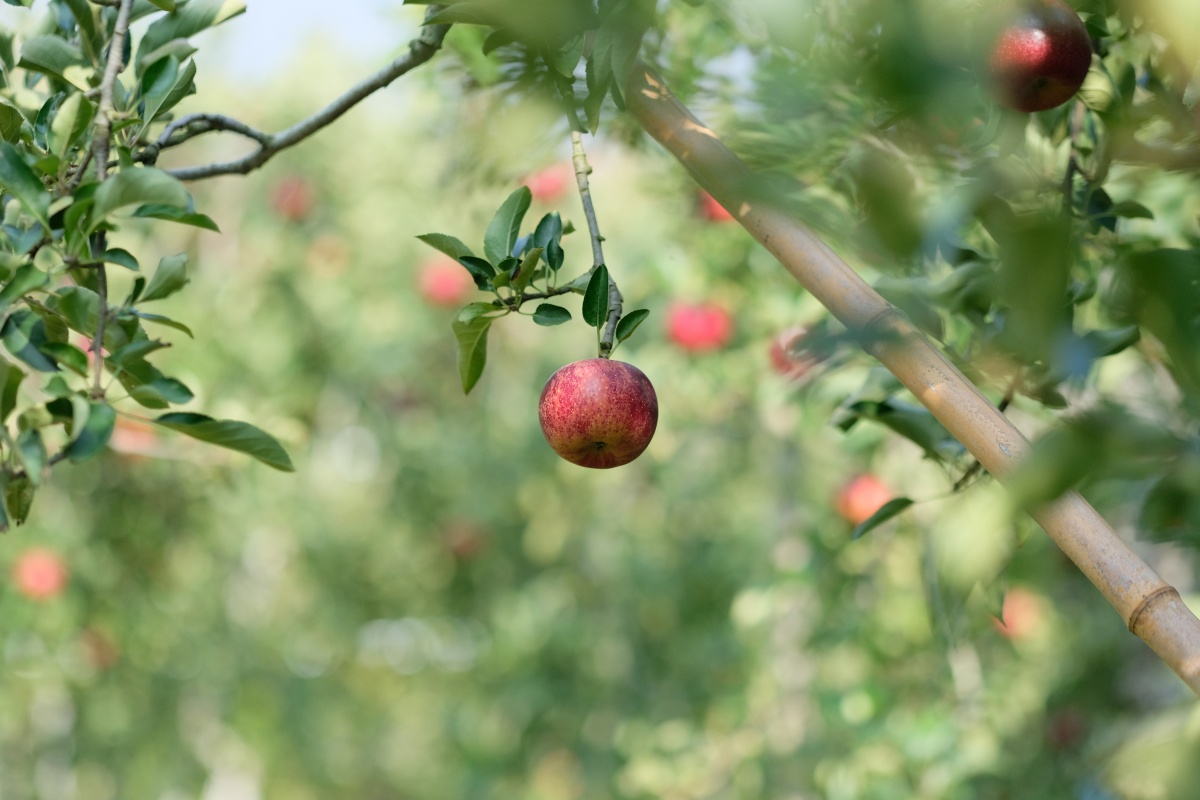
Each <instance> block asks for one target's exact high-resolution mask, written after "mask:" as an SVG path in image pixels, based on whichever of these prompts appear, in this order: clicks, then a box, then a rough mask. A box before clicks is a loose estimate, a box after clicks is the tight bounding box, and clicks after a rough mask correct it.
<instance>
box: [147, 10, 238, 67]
mask: <svg viewBox="0 0 1200 800" xmlns="http://www.w3.org/2000/svg"><path fill="white" fill-rule="evenodd" d="M154 5H156V6H158V7H159V8H162V9H164V10H169V11H171V13H170V14H167V15H166V16H164V17H160V18H159V19H157V20H155V21H154V22H152V23H151V24H150V27H149V28H147V29H146V33H145V35H144V36H143V37H142V41H141V43H140V45H139V46H138V59H137V69H138V71H139V72H140V71H141V70H143V69H145V68H147V67H149V66H150V65H151V64H152V63H154V58H155V55H156V53H155V51H156V50H159V49H161V48H163V47H164V46H166V45H169V44H170V43H171V42H174V41H176V40H180V39H189V38H191V37H192V36H195V35H196V34H197V33H200V32H201V31H204V30H207V29H208V28H211V27H213V26H214V25H219V24H221V23H222V22H225V21H226V20H228V19H231V18H232V17H236V16H237V15H238V14H241V13H243V12H244V11H245V10H246V4H245V2H243V0H190V1H189V2H187V3H179V2H178V1H177V0H174V1H173V2H171V3H167V2H166V0H158V1H157V2H155V3H154ZM168 5H173V6H175V7H174V8H171V9H168Z"/></svg>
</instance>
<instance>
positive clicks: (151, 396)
mask: <svg viewBox="0 0 1200 800" xmlns="http://www.w3.org/2000/svg"><path fill="white" fill-rule="evenodd" d="M129 396H130V397H132V398H133V399H134V400H136V401H138V402H139V403H141V404H142V405H144V406H148V407H150V408H163V407H165V406H166V405H182V404H184V403H190V402H191V401H192V400H193V399H194V398H195V395H193V394H192V390H191V389H189V388H188V387H187V386H185V385H184V384H183V383H181V382H180V381H177V380H175V379H174V378H159V379H158V380H154V381H150V382H149V383H143V384H142V385H141V386H135V387H134V388H133V389H131V390H130V391H129ZM159 404H162V405H159Z"/></svg>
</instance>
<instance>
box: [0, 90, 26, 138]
mask: <svg viewBox="0 0 1200 800" xmlns="http://www.w3.org/2000/svg"><path fill="white" fill-rule="evenodd" d="M24 125H25V115H24V114H22V113H21V112H20V110H19V109H18V108H17V107H16V106H14V105H13V104H12V103H10V102H8V101H7V100H4V99H3V98H0V138H2V139H4V141H6V142H14V143H16V142H19V141H21V130H22V128H23V127H24Z"/></svg>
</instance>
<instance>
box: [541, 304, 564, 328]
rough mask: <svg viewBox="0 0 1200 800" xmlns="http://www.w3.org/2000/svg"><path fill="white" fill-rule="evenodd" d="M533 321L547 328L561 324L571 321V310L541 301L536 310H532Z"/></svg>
mask: <svg viewBox="0 0 1200 800" xmlns="http://www.w3.org/2000/svg"><path fill="white" fill-rule="evenodd" d="M533 321H534V322H536V323H537V324H538V325H543V326H545V327H547V328H549V327H552V326H554V325H562V324H563V323H564V322H570V321H571V312H570V311H567V310H566V309H565V308H562V307H561V306H555V305H551V304H550V303H542V304H541V305H539V306H538V307H537V311H534V312H533Z"/></svg>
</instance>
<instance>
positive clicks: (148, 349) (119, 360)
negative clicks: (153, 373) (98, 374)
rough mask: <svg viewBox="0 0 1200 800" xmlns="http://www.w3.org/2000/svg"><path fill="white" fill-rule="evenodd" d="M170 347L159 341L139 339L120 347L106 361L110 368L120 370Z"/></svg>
mask: <svg viewBox="0 0 1200 800" xmlns="http://www.w3.org/2000/svg"><path fill="white" fill-rule="evenodd" d="M170 346H171V345H169V344H167V343H166V342H164V341H161V340H159V339H138V340H137V341H136V342H130V343H129V344H127V345H125V346H124V347H118V348H117V349H116V350H114V351H113V352H112V354H111V355H109V356H108V358H106V359H104V360H105V362H106V363H107V364H108V365H109V367H110V368H112V369H113V370H118V369H121V368H122V367H123V366H124V365H125V364H127V363H129V362H132V361H140V360H142V359H144V358H145V357H146V356H148V355H150V354H151V353H153V352H154V351H156V350H163V349H165V348H167V347H170Z"/></svg>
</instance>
